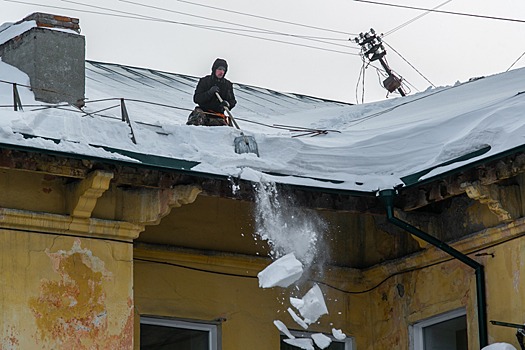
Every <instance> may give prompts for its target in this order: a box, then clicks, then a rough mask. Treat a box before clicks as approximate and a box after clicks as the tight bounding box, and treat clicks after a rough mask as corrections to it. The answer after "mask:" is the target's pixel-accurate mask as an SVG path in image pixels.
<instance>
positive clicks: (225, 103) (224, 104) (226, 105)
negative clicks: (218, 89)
mask: <svg viewBox="0 0 525 350" xmlns="http://www.w3.org/2000/svg"><path fill="white" fill-rule="evenodd" d="M221 107H226V108H228V109H229V108H230V103H229V102H228V101H226V100H223V101H222V102H221Z"/></svg>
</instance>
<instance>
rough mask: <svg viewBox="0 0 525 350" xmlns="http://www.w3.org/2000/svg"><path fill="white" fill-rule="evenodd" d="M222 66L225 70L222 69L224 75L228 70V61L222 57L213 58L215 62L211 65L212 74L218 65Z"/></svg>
mask: <svg viewBox="0 0 525 350" xmlns="http://www.w3.org/2000/svg"><path fill="white" fill-rule="evenodd" d="M221 66H222V67H224V68H226V70H225V71H224V75H226V72H228V63H227V62H226V60H225V59H222V58H217V59H216V60H215V62H213V66H211V72H212V74H214V73H215V70H216V69H217V68H219V67H221Z"/></svg>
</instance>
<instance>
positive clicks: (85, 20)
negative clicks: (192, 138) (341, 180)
mask: <svg viewBox="0 0 525 350" xmlns="http://www.w3.org/2000/svg"><path fill="white" fill-rule="evenodd" d="M377 2H383V3H388V4H396V5H403V6H412V7H422V8H428V9H430V8H434V7H437V6H439V5H442V4H443V6H441V7H439V10H440V11H450V12H459V13H468V14H475V15H483V16H491V17H501V18H507V19H513V20H517V21H505V20H495V19H486V18H477V17H468V16H459V15H451V14H443V13H435V12H432V13H427V14H426V15H425V16H423V17H421V18H419V19H416V20H415V21H413V22H412V23H407V22H409V21H411V20H412V19H415V18H416V17H418V16H420V15H422V14H425V11H421V10H413V9H407V8H398V7H391V6H384V5H377V4H371V3H363V2H356V1H353V0H324V1H305V0H265V1H246V0H222V1H220V2H217V1H211V0H171V1H160V0H150V1H148V2H140V1H139V0H103V1H102V0H100V1H99V0H91V1H86V2H85V3H86V4H85V5H82V4H81V3H80V0H71V1H69V0H35V1H27V2H25V1H24V0H21V1H18V0H16V2H15V1H14V0H9V1H7V0H0V9H1V10H0V23H4V22H15V21H17V20H20V19H22V18H23V17H25V16H26V15H28V14H30V13H33V12H47V13H53V14H59V15H66V16H71V17H77V18H79V19H80V26H81V29H82V34H83V35H84V36H85V37H86V49H87V50H86V56H87V57H86V58H87V59H90V60H97V61H103V62H111V63H121V64H126V65H131V66H137V67H145V68H153V69H158V70H163V71H168V72H174V73H182V74H188V75H194V76H203V75H206V74H209V72H210V68H211V64H212V62H213V61H214V59H215V58H217V57H221V58H225V59H226V60H227V61H228V63H229V71H228V74H227V78H229V79H230V80H231V81H233V82H239V83H244V84H249V85H256V86H260V87H266V88H270V89H274V90H278V91H283V92H296V93H302V94H307V95H311V96H316V97H322V98H328V99H333V100H339V101H346V102H351V103H356V102H357V101H359V102H361V100H362V94H363V86H362V80H360V78H359V77H360V72H361V67H362V60H361V58H360V56H359V55H358V54H359V46H358V45H357V44H356V43H355V42H353V41H349V40H348V39H349V38H352V39H353V38H354V37H355V36H356V35H357V34H358V33H360V32H366V31H368V30H369V29H370V28H374V29H375V30H376V32H378V33H384V34H386V35H385V36H384V37H383V40H384V42H385V43H386V44H388V45H389V46H390V47H391V48H393V49H394V50H395V51H397V53H396V52H395V51H394V50H392V49H390V48H389V47H388V46H387V47H386V49H387V56H386V58H387V60H388V62H389V64H390V67H391V68H392V69H393V70H394V71H395V72H396V73H397V74H399V75H400V76H402V77H403V78H404V79H405V80H406V81H407V82H408V83H410V84H411V85H412V86H410V85H409V88H410V89H411V92H410V93H411V94H414V93H417V91H418V90H419V91H424V90H426V89H427V88H428V87H429V86H431V84H430V83H429V82H428V81H427V79H428V80H429V81H430V82H431V83H432V84H433V85H435V86H446V85H452V84H454V83H455V82H457V81H466V80H468V79H469V78H472V77H479V76H488V75H492V74H496V73H499V72H504V71H506V70H507V69H508V68H509V67H510V66H511V65H512V64H513V63H514V62H515V61H516V60H517V59H518V57H520V55H522V54H523V53H524V52H525V41H524V40H523V38H524V37H525V1H523V0H498V1H495V0H449V1H446V0H432V1H430V0H427V1H421V0H419V1H418V0H384V1H383V0H377ZM141 3H146V4H147V6H149V7H145V6H144V5H140V4H141ZM152 7H157V8H152ZM212 7H214V8H212ZM219 7H220V8H219ZM112 10H113V11H112ZM118 11H121V12H118ZM93 12H97V13H93ZM177 12H178V13H177ZM102 13H104V14H113V15H117V16H108V15H104V14H102ZM247 14H250V15H251V16H248V15H247ZM119 16H128V17H129V16H131V17H135V18H123V17H119ZM256 16H257V17H256ZM146 17H148V20H144V19H145V18H146ZM262 17H264V18H262ZM284 22H288V23H284ZM292 23H293V24H292ZM405 24H406V25H405ZM401 25H405V26H402V27H401V28H398V27H399V26H401ZM202 26H205V27H206V29H204V28H203V27H202ZM224 31H229V32H234V33H235V34H231V33H225V32H224ZM263 31H267V32H268V31H269V32H272V34H267V33H266V34H264V33H263ZM298 36H301V37H308V39H305V38H298ZM254 37H260V38H265V39H267V40H262V39H258V38H254ZM276 41H279V42H276ZM283 42H284V43H283ZM301 45H303V46H301ZM306 46H308V47H306ZM398 53H399V54H398ZM400 55H401V56H402V57H403V58H404V59H403V58H402V57H401V56H400ZM407 61H408V62H409V63H410V65H409V63H407ZM411 65H412V66H413V67H412V66H411ZM374 66H377V67H379V64H378V63H377V62H375V63H374ZM520 67H525V57H523V58H522V59H521V60H519V61H518V62H517V63H516V64H515V65H514V67H513V68H512V69H516V68H520ZM414 68H415V69H414ZM416 69H417V71H419V72H420V73H421V75H423V76H424V77H425V78H423V77H422V76H421V75H420V74H419V73H418V72H417V71H416ZM383 79H384V78H379V77H378V74H377V72H376V69H375V68H374V67H372V66H370V67H368V68H367V69H366V70H365V85H364V100H365V102H371V101H376V100H382V99H385V98H386V95H387V91H386V90H385V89H383V88H382V87H381V85H380V80H383ZM359 82H361V83H359ZM356 87H357V89H356ZM356 90H357V93H356ZM394 96H397V95H390V97H394Z"/></svg>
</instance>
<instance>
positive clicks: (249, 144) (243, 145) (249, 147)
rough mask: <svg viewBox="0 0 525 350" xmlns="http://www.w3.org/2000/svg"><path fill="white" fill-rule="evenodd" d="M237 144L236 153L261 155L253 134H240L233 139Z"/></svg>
mask: <svg viewBox="0 0 525 350" xmlns="http://www.w3.org/2000/svg"><path fill="white" fill-rule="evenodd" d="M233 143H234V145H235V153H238V154H242V153H254V154H256V155H257V157H259V148H258V147H257V142H255V138H254V137H253V136H245V135H243V136H238V137H236V138H235V140H233Z"/></svg>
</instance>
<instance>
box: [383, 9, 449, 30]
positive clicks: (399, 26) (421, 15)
mask: <svg viewBox="0 0 525 350" xmlns="http://www.w3.org/2000/svg"><path fill="white" fill-rule="evenodd" d="M451 1H452V0H447V1H445V2H444V3H442V4H440V5H438V6H436V7H433V8H432V10H437V9H438V8H440V7H442V6H445V5H446V4H448V3H449V2H451ZM431 12H432V11H426V12H424V13H422V14H420V15H419V16H416V17H414V18H412V19H411V20H409V21H407V22H405V23H403V24H400V25H398V26H397V27H395V28H394V29H390V30H389V31H388V32H386V33H385V34H383V37H385V36H387V35H390V34H392V33H394V32H396V31H398V30H400V29H402V28H404V27H406V26H407V25H409V24H411V23H413V22H415V21H417V20H418V19H420V18H421V17H424V16H426V15H428V14H429V13H431Z"/></svg>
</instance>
